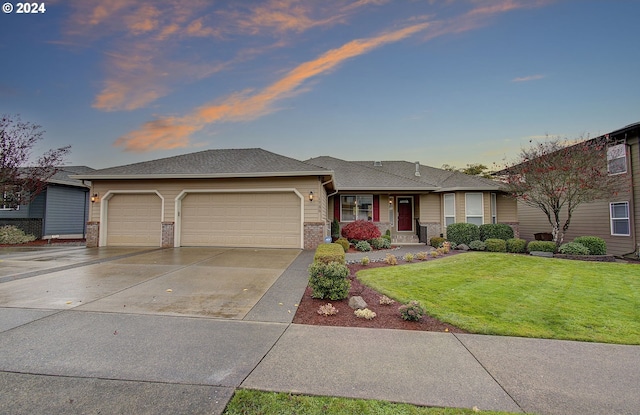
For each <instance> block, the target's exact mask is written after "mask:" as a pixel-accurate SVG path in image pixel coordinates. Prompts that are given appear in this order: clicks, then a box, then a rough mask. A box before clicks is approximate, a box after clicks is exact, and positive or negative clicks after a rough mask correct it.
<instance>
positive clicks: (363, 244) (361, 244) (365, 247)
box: [356, 241, 371, 252]
mask: <svg viewBox="0 0 640 415" xmlns="http://www.w3.org/2000/svg"><path fill="white" fill-rule="evenodd" d="M356 249H357V250H358V251H361V252H369V251H371V244H369V242H367V241H358V242H357V243H356Z"/></svg>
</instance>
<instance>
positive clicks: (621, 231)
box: [609, 202, 631, 236]
mask: <svg viewBox="0 0 640 415" xmlns="http://www.w3.org/2000/svg"><path fill="white" fill-rule="evenodd" d="M609 207H610V210H611V235H619V236H629V235H631V233H630V228H631V227H630V224H629V202H615V203H610V204H609Z"/></svg>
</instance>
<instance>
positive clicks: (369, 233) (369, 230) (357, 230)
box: [342, 220, 380, 241]
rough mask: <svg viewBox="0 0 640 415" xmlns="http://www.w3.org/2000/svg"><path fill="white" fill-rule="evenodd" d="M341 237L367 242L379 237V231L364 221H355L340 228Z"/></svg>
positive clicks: (372, 224)
mask: <svg viewBox="0 0 640 415" xmlns="http://www.w3.org/2000/svg"><path fill="white" fill-rule="evenodd" d="M342 236H344V237H345V238H347V239H349V240H356V241H368V240H371V239H373V238H379V237H380V229H378V227H377V226H376V225H375V224H374V223H373V222H369V221H366V220H357V221H355V222H351V223H349V224H347V225H345V226H344V227H343V228H342Z"/></svg>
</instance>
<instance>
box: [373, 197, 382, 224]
mask: <svg viewBox="0 0 640 415" xmlns="http://www.w3.org/2000/svg"><path fill="white" fill-rule="evenodd" d="M373 221H374V222H380V196H379V195H373Z"/></svg>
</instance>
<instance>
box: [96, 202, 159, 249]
mask: <svg viewBox="0 0 640 415" xmlns="http://www.w3.org/2000/svg"><path fill="white" fill-rule="evenodd" d="M107 203H109V204H108V207H107V245H109V246H160V237H161V231H162V225H161V223H162V219H161V215H162V201H161V199H160V198H159V197H158V195H156V194H117V195H114V196H113V197H112V198H111V199H109V200H108V202H107Z"/></svg>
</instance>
